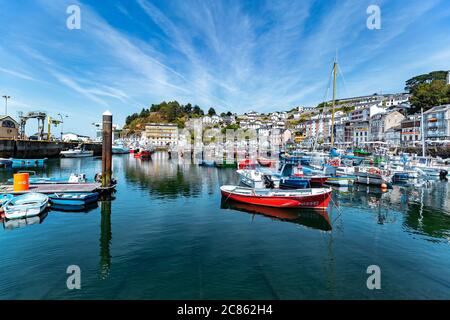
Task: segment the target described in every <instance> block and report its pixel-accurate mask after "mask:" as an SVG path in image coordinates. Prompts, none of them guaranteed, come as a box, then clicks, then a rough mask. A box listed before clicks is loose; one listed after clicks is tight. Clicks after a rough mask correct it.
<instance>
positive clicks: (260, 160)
mask: <svg viewBox="0 0 450 320" xmlns="http://www.w3.org/2000/svg"><path fill="white" fill-rule="evenodd" d="M257 160H258V163H259V164H260V165H262V166H263V167H274V166H275V165H276V163H277V160H274V159H267V158H262V157H261V158H258V159H257Z"/></svg>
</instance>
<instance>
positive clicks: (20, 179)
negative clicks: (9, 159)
mask: <svg viewBox="0 0 450 320" xmlns="http://www.w3.org/2000/svg"><path fill="white" fill-rule="evenodd" d="M29 188H30V182H29V174H28V173H15V174H14V191H27V190H28V189H29Z"/></svg>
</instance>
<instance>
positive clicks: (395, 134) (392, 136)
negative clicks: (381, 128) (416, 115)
mask: <svg viewBox="0 0 450 320" xmlns="http://www.w3.org/2000/svg"><path fill="white" fill-rule="evenodd" d="M401 132H402V126H401V125H397V126H394V127H390V128H389V129H387V130H386V131H385V133H384V139H385V141H386V143H387V144H388V146H390V147H398V146H400V141H401Z"/></svg>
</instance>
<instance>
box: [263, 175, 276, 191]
mask: <svg viewBox="0 0 450 320" xmlns="http://www.w3.org/2000/svg"><path fill="white" fill-rule="evenodd" d="M262 178H263V181H264V185H265V186H266V188H269V189H273V188H275V182H273V180H272V178H271V177H270V176H268V175H266V174H263V176H262Z"/></svg>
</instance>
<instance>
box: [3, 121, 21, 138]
mask: <svg viewBox="0 0 450 320" xmlns="http://www.w3.org/2000/svg"><path fill="white" fill-rule="evenodd" d="M18 136H19V123H18V122H17V121H16V120H14V119H13V118H12V117H10V116H0V139H17V137H18Z"/></svg>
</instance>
